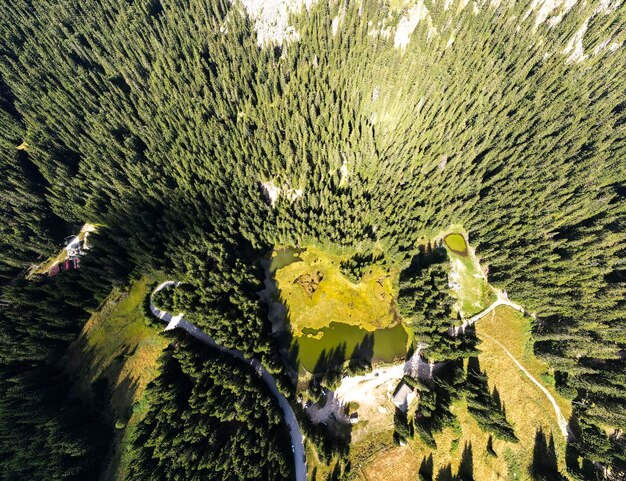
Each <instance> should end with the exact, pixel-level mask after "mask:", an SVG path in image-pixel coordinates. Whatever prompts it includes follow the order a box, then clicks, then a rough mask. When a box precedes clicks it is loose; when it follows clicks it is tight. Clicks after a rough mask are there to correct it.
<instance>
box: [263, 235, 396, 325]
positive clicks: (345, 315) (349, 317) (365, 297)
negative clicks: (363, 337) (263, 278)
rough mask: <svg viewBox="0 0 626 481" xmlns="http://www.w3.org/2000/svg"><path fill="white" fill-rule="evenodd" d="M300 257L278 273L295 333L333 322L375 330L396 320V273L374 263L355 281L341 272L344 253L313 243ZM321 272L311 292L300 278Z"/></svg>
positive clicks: (281, 292) (280, 286)
mask: <svg viewBox="0 0 626 481" xmlns="http://www.w3.org/2000/svg"><path fill="white" fill-rule="evenodd" d="M300 259H301V261H299V262H294V263H292V264H289V265H287V266H285V267H283V268H282V269H278V270H277V271H276V273H275V278H276V282H277V285H278V289H279V292H280V298H281V301H282V302H284V303H285V305H286V306H287V311H288V316H289V323H290V326H291V330H292V332H293V333H294V335H295V336H300V335H302V331H303V329H312V330H319V329H321V328H323V327H327V326H329V325H330V323H331V322H341V323H345V324H350V325H354V326H359V327H362V328H363V329H366V330H368V331H374V330H376V329H382V328H386V327H389V326H391V325H393V324H394V322H396V321H397V317H396V314H395V309H394V308H393V303H392V300H393V297H394V296H395V294H396V293H395V290H394V286H393V281H394V276H395V273H392V272H386V271H384V270H383V269H382V268H381V267H379V266H373V267H372V268H371V269H370V270H368V271H367V272H366V273H365V274H364V275H363V278H362V279H361V280H360V282H359V283H356V284H355V283H353V282H351V281H350V280H349V279H348V278H347V277H345V276H344V275H343V274H342V273H341V272H340V269H339V265H340V262H341V260H342V259H343V257H341V256H336V255H330V254H326V253H324V252H322V251H321V250H319V249H316V248H313V247H310V248H308V249H306V250H305V251H303V252H301V253H300ZM318 273H319V277H321V279H322V280H321V281H320V282H319V285H318V287H317V289H316V290H315V292H314V293H313V294H312V295H310V292H307V291H306V290H305V289H304V288H303V286H302V285H301V284H300V283H299V282H298V279H299V278H301V276H306V275H311V276H318Z"/></svg>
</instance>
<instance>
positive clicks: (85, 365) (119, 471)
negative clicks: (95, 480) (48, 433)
mask: <svg viewBox="0 0 626 481" xmlns="http://www.w3.org/2000/svg"><path fill="white" fill-rule="evenodd" d="M149 284H150V280H148V279H146V278H142V279H141V280H139V281H136V282H134V283H133V284H132V285H131V286H130V288H129V290H128V292H124V291H122V290H120V289H114V290H113V292H112V293H111V294H110V295H109V297H108V298H107V300H106V301H105V302H104V304H103V305H102V307H101V308H100V309H99V310H98V311H97V312H95V313H94V314H93V315H92V316H91V318H90V319H89V321H88V322H87V323H86V324H85V326H84V328H83V331H82V333H81V334H80V337H79V338H78V339H77V340H76V341H75V342H74V343H72V344H71V345H70V347H69V348H68V351H67V353H66V355H65V357H64V360H63V361H64V363H65V366H66V369H67V370H68V372H69V373H70V374H71V375H72V376H74V377H76V378H77V381H76V384H75V386H74V391H75V393H76V394H77V395H79V396H81V397H83V398H85V399H92V400H93V402H94V403H95V404H96V405H100V404H101V405H103V406H105V407H107V406H108V409H104V410H103V415H105V416H106V417H107V419H108V420H109V421H111V422H112V423H113V424H116V423H117V425H118V426H120V428H118V429H117V430H116V436H115V443H114V449H113V451H112V457H111V459H110V460H109V463H108V466H107V468H106V471H105V473H104V475H103V479H106V480H112V479H119V480H121V479H124V478H125V466H126V463H127V461H128V460H127V459H126V458H125V456H126V446H127V440H128V435H129V433H130V432H131V430H132V429H133V427H134V426H135V425H136V424H137V422H138V421H139V420H140V419H141V417H142V416H143V413H144V412H145V407H144V406H143V404H142V402H141V399H142V395H143V391H144V389H145V387H146V385H147V384H148V383H149V382H150V381H151V380H152V379H154V378H155V377H156V375H157V374H158V371H157V368H156V365H157V358H158V357H159V355H160V354H161V352H162V351H163V349H164V348H165V347H166V346H167V344H168V341H167V340H166V339H165V338H164V337H162V336H160V335H159V334H158V332H156V331H155V330H153V329H151V328H149V327H148V326H147V325H146V324H145V321H144V315H143V313H142V311H141V304H142V301H143V299H144V297H145V296H146V294H147V291H148V286H149ZM106 412H108V414H106Z"/></svg>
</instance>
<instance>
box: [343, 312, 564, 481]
mask: <svg viewBox="0 0 626 481" xmlns="http://www.w3.org/2000/svg"><path fill="white" fill-rule="evenodd" d="M476 326H477V331H478V336H479V338H480V337H481V336H483V338H484V335H485V334H486V335H488V336H491V337H493V338H495V339H497V340H498V341H499V342H500V343H502V344H503V345H504V346H505V347H506V348H507V349H508V350H509V351H510V352H511V353H512V354H513V355H514V356H515V357H516V358H517V359H518V361H519V362H521V363H522V365H524V367H525V368H526V369H527V370H528V371H529V372H531V373H532V375H533V376H534V377H535V378H537V379H540V380H541V379H543V378H547V379H552V376H551V372H550V370H549V368H548V366H547V365H546V364H545V363H543V362H542V361H541V360H540V359H538V358H537V357H536V356H535V355H534V353H533V350H532V340H531V336H530V320H529V319H528V318H525V317H523V316H522V315H521V314H520V313H518V312H517V311H515V310H513V309H511V308H508V307H499V308H497V309H496V310H495V311H494V313H493V314H489V315H488V316H486V317H485V318H483V319H481V320H480V321H479V322H478V323H477V324H476ZM479 349H480V354H479V355H478V358H479V361H480V367H481V369H482V370H483V371H486V373H487V376H488V380H489V388H490V390H493V388H494V387H496V388H497V389H498V392H499V394H500V398H501V401H502V403H503V404H504V406H505V409H506V417H507V419H508V421H509V422H510V423H511V424H512V426H513V427H514V429H515V434H516V436H517V437H518V439H519V442H518V443H510V442H506V441H501V440H498V439H494V440H493V447H494V450H495V452H496V453H497V456H496V457H494V456H491V455H489V454H488V453H487V451H486V446H487V440H488V438H489V433H487V432H483V431H482V430H481V429H480V427H479V426H478V424H477V423H476V421H475V420H474V418H473V417H472V416H471V415H470V413H469V412H468V410H467V404H466V402H465V400H464V398H462V399H461V400H459V401H457V402H456V403H455V404H453V406H452V411H453V412H454V414H455V415H456V416H457V419H458V421H459V425H460V429H454V428H446V429H444V430H443V431H442V432H440V433H436V434H435V436H434V437H435V440H436V442H437V450H436V451H435V452H433V451H432V450H431V449H430V448H428V447H427V446H425V445H424V444H423V443H422V442H421V440H420V439H419V437H418V436H416V437H415V438H414V439H412V440H409V441H408V444H407V446H396V447H392V448H390V447H389V446H388V445H387V444H386V443H381V445H380V446H379V447H378V448H377V449H376V448H375V447H374V448H373V452H372V453H370V456H369V458H368V459H365V457H364V456H363V455H362V454H361V455H360V456H359V455H358V454H357V453H355V456H354V457H353V458H352V459H353V462H354V463H361V464H363V466H362V467H361V469H360V471H359V475H358V476H357V477H356V478H355V479H367V480H368V481H378V480H381V481H382V480H385V481H403V480H405V479H415V478H416V476H417V472H418V470H419V467H420V464H421V462H422V460H423V459H424V458H426V457H428V456H429V455H430V454H431V453H432V454H433V458H434V459H433V460H434V473H435V478H436V475H437V472H438V471H439V470H440V469H441V468H443V467H446V466H447V465H448V464H450V466H451V468H452V472H453V474H455V473H456V472H457V470H458V467H459V463H460V461H461V456H462V453H463V449H464V446H465V444H466V443H471V445H472V452H473V466H474V479H476V480H490V479H503V480H504V479H517V480H530V479H531V477H530V474H529V470H528V468H529V466H530V464H531V462H532V456H533V446H534V441H535V433H536V431H537V429H539V428H542V429H543V430H544V432H547V433H548V434H549V433H552V435H553V436H554V441H555V445H556V452H557V457H558V462H559V467H560V468H561V470H564V467H565V460H564V457H565V440H564V438H563V436H562V434H561V431H560V430H559V426H558V423H557V420H556V416H555V414H554V410H553V408H552V405H551V403H550V401H549V400H548V399H547V398H546V397H545V395H544V394H543V393H542V392H541V391H540V390H539V388H538V387H537V386H536V385H534V384H533V383H532V382H531V381H530V380H529V379H528V378H527V377H526V376H525V375H524V374H523V373H522V372H521V371H520V370H519V369H518V368H517V366H515V364H514V363H513V362H512V360H511V359H510V358H509V357H508V356H507V355H506V353H505V352H504V351H503V350H502V348H501V347H499V346H498V345H497V344H496V343H494V342H489V340H487V339H486V338H484V340H483V341H482V342H481V343H480V345H479ZM546 388H547V389H548V390H549V391H550V392H551V393H552V394H553V396H554V397H555V398H556V399H557V403H558V404H559V407H560V408H561V410H562V412H563V414H564V415H565V417H566V418H567V417H569V415H570V413H571V405H570V403H569V402H568V401H567V400H566V399H564V398H562V397H561V396H559V395H558V394H557V393H556V391H555V390H554V388H553V386H552V385H548V384H547V385H546ZM388 435H389V436H390V435H391V428H390V430H389V432H388ZM381 436H382V434H381V433H378V434H375V433H372V439H381ZM369 446H370V447H371V444H369ZM361 451H362V450H361ZM360 473H364V474H365V475H366V477H363V476H362V475H361V474H360Z"/></svg>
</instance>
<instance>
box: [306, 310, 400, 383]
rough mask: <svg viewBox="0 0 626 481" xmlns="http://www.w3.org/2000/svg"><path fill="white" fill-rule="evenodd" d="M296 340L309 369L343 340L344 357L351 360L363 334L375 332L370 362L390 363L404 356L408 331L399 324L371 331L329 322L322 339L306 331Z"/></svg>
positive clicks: (363, 336) (313, 332)
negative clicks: (310, 335)
mask: <svg viewBox="0 0 626 481" xmlns="http://www.w3.org/2000/svg"><path fill="white" fill-rule="evenodd" d="M306 331H307V330H304V333H305V334H304V335H303V336H300V337H298V338H296V339H295V341H296V342H297V343H298V346H299V353H298V358H299V360H300V363H301V364H302V366H303V367H304V368H305V369H306V370H307V371H309V372H312V371H313V369H314V368H315V365H316V364H317V361H318V359H319V358H320V355H321V354H322V352H324V351H325V352H326V353H327V354H328V352H329V351H331V350H335V349H338V348H340V347H341V346H342V344H343V343H345V359H350V357H351V355H352V353H353V351H354V348H355V347H356V346H357V345H360V344H361V343H362V342H363V340H364V339H365V336H366V335H368V334H373V335H374V345H373V358H372V361H379V362H380V361H382V362H391V361H393V360H394V359H399V358H403V357H404V356H405V355H406V352H407V350H406V346H407V340H408V334H407V332H406V331H405V330H404V328H403V327H402V325H401V324H397V325H396V326H394V327H390V328H387V329H378V330H376V331H373V333H370V332H368V331H366V330H365V329H361V328H360V327H356V326H351V325H349V324H344V323H341V322H332V323H331V324H330V326H329V327H326V328H324V329H322V330H321V331H322V332H323V333H324V336H323V337H322V338H321V339H314V338H313V337H307V335H306V334H315V332H317V331H312V330H309V332H308V333H307V332H306Z"/></svg>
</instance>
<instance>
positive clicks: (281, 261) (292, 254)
mask: <svg viewBox="0 0 626 481" xmlns="http://www.w3.org/2000/svg"><path fill="white" fill-rule="evenodd" d="M300 252H302V249H296V248H286V249H280V250H278V251H277V252H276V255H275V256H274V257H272V263H271V264H270V272H271V273H272V274H273V273H274V272H276V271H277V270H278V269H282V268H283V267H287V266H288V265H289V264H293V263H294V262H298V261H300V260H301V259H300Z"/></svg>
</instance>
